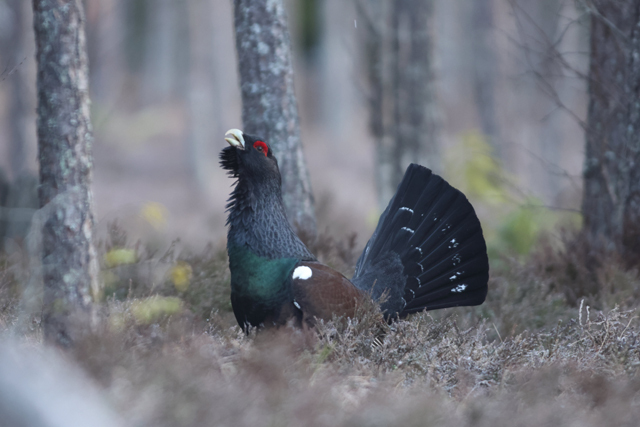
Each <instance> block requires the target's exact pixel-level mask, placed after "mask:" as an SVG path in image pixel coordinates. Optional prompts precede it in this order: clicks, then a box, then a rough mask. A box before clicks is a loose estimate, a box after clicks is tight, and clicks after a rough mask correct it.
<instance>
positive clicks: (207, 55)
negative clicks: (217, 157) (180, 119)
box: [186, 0, 219, 189]
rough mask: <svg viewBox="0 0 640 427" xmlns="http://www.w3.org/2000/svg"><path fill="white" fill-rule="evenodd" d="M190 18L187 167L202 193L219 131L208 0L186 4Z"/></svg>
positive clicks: (207, 178)
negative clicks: (213, 138)
mask: <svg viewBox="0 0 640 427" xmlns="http://www.w3.org/2000/svg"><path fill="white" fill-rule="evenodd" d="M186 6H187V11H188V17H189V79H188V84H187V88H186V89H187V96H186V98H187V103H188V108H189V109H188V111H189V133H188V143H189V164H190V166H191V170H192V171H193V174H194V176H193V177H194V179H195V180H196V181H197V183H198V186H199V187H200V188H201V189H204V188H207V187H208V186H209V185H210V184H211V178H210V176H211V173H212V162H211V161H210V160H211V159H212V158H214V156H213V155H212V153H211V152H210V147H211V135H214V134H215V131H216V130H217V129H218V124H219V123H218V122H217V118H218V117H219V115H218V114H217V111H216V100H218V99H219V97H217V96H216V93H215V89H214V80H215V76H214V72H213V68H214V62H213V59H214V58H213V37H214V31H213V28H214V27H213V26H212V25H211V21H212V18H213V2H212V1H211V0H198V1H190V2H188V3H187V5H186Z"/></svg>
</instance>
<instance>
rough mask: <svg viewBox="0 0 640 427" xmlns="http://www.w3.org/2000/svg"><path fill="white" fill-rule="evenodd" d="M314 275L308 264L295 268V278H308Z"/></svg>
mask: <svg viewBox="0 0 640 427" xmlns="http://www.w3.org/2000/svg"><path fill="white" fill-rule="evenodd" d="M312 275H313V272H312V271H311V269H310V268H309V267H307V266H306V265H301V266H300V267H296V269H295V270H293V278H294V279H300V280H307V279H308V278H309V277H311V276H312Z"/></svg>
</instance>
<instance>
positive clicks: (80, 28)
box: [33, 0, 100, 346]
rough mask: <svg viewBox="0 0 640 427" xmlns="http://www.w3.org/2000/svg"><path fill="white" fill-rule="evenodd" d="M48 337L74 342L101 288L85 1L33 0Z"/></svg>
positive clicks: (45, 308)
mask: <svg viewBox="0 0 640 427" xmlns="http://www.w3.org/2000/svg"><path fill="white" fill-rule="evenodd" d="M33 10H34V28H35V34H36V58H37V62H38V78H37V90H38V109H37V112H38V120H37V131H38V158H39V161H40V188H39V198H40V206H41V208H42V210H41V217H42V268H43V281H44V307H43V324H44V333H45V338H46V339H47V340H49V341H52V342H55V343H58V344H60V345H63V346H67V345H70V344H72V343H73V341H74V339H76V337H77V336H78V334H79V333H80V331H81V330H82V328H83V326H85V325H82V324H79V323H78V322H79V321H82V322H85V321H86V320H88V319H89V318H90V317H89V315H90V314H91V302H92V297H94V296H97V295H98V292H99V290H100V289H99V285H98V264H97V259H96V253H95V247H94V244H93V206H92V205H93V201H92V194H91V189H90V186H91V181H92V155H91V142H92V131H91V123H90V120H89V93H88V65H87V56H86V51H85V45H86V42H85V33H84V12H83V8H82V2H81V0H33Z"/></svg>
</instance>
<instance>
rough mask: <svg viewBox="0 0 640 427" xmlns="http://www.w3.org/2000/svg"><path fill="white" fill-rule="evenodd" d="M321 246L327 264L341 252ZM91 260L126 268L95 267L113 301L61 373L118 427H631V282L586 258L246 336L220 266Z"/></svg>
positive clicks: (5, 318) (555, 253)
mask: <svg viewBox="0 0 640 427" xmlns="http://www.w3.org/2000/svg"><path fill="white" fill-rule="evenodd" d="M322 244H323V245H325V246H327V247H326V248H325V249H324V252H325V253H326V254H328V255H327V256H334V257H337V258H340V255H339V254H340V252H341V251H343V252H344V248H348V247H349V243H348V242H347V243H343V247H342V249H335V248H333V249H332V247H331V245H332V244H333V243H327V241H325V242H324V243H322ZM102 248H103V249H102V251H103V253H105V254H106V253H109V251H110V250H113V248H120V249H126V250H128V249H132V250H133V252H126V251H124V252H122V253H121V255H122V256H123V257H122V259H121V260H125V261H127V262H126V263H120V264H119V263H115V265H114V263H113V262H111V263H110V264H109V265H107V262H106V261H104V260H103V271H109V270H111V272H112V273H113V275H114V276H112V277H111V278H112V279H113V282H112V286H113V289H115V291H114V292H113V293H111V294H109V295H106V296H105V301H104V302H103V304H102V309H101V314H100V316H101V319H102V321H101V322H100V323H99V325H98V326H97V327H95V328H94V329H93V330H92V331H91V332H89V333H87V335H86V337H85V338H83V339H82V340H81V341H80V342H78V343H77V345H76V346H75V348H73V349H72V350H70V351H69V353H68V354H67V356H66V357H67V358H68V359H69V360H71V363H72V364H73V365H75V366H76V367H77V369H79V370H81V371H82V372H84V373H86V374H87V375H88V376H89V377H90V378H91V379H92V381H93V382H94V383H95V384H96V387H97V388H98V389H99V390H100V391H101V393H102V395H103V396H104V400H105V401H106V402H108V404H109V405H110V406H111V407H112V408H114V410H115V411H116V412H117V413H118V414H120V415H121V416H122V418H123V419H124V420H126V422H127V423H128V425H132V426H133V425H140V426H147V425H148V426H203V425H216V426H245V425H246V426H252V427H256V426H276V425H278V426H279V425H283V426H397V425H403V426H496V425H514V424H515V425H521V426H539V425H554V426H564V425H567V426H569V425H572V426H573V425H581V426H601V425H609V426H617V425H620V426H623V425H629V426H631V425H636V423H637V419H639V417H640V375H639V369H640V324H639V321H638V318H637V312H636V311H635V308H636V304H637V301H638V298H637V294H636V292H637V290H638V288H640V282H639V281H638V276H637V272H636V271H634V270H629V269H623V268H622V266H620V265H619V264H616V263H614V262H613V261H612V260H610V259H608V258H602V255H598V256H600V258H599V259H600V262H599V264H597V265H595V264H593V265H591V266H589V267H588V268H587V267H584V258H581V255H580V253H579V252H577V249H570V248H571V246H569V245H567V244H564V243H563V244H560V245H558V244H557V242H556V243H554V244H552V243H550V242H549V241H547V242H542V243H540V245H539V247H538V249H537V251H536V252H534V254H533V255H532V256H531V257H530V259H529V260H527V261H526V262H522V261H520V260H509V259H507V258H505V259H504V260H503V262H501V263H500V264H501V265H502V266H503V267H500V268H499V269H494V270H492V278H491V283H490V292H489V297H488V299H487V302H486V303H485V304H484V305H482V306H480V307H475V308H458V309H455V310H448V311H447V310H445V311H440V312H433V313H423V314H418V315H414V316H412V317H410V318H408V319H405V320H401V321H398V322H395V323H392V324H391V325H386V324H383V323H381V322H380V316H379V313H377V311H376V309H375V307H374V306H370V307H361V309H360V313H359V315H358V316H357V319H334V320H333V321H330V322H320V323H319V324H318V325H317V327H316V328H315V329H314V330H294V329H291V328H281V329H279V330H268V331H257V332H256V331H252V332H251V334H249V335H248V336H245V335H244V334H243V333H242V332H241V331H240V330H239V328H238V327H237V326H236V325H235V324H234V319H233V316H232V314H231V313H230V311H229V307H228V286H229V284H228V280H229V277H228V271H227V270H226V258H225V255H224V250H222V249H214V248H209V249H207V250H206V251H205V252H203V253H201V254H188V253H179V252H178V251H177V249H176V248H177V246H174V247H173V248H172V249H170V250H169V251H166V252H165V253H163V254H158V253H155V254H154V253H151V252H150V251H146V250H145V249H141V245H139V244H129V243H128V242H126V240H118V239H117V238H115V239H112V241H111V242H109V243H106V244H104V245H103V246H102ZM347 252H348V251H347ZM351 252H353V250H351ZM127 254H128V255H131V254H134V255H135V257H133V258H126V256H127ZM340 262H344V263H345V264H346V263H347V262H346V261H344V259H343V261H340ZM351 262H353V259H351ZM336 264H337V262H336ZM4 266H5V267H4V270H3V271H4V274H0V309H1V310H2V311H1V312H0V318H1V319H2V321H1V322H0V325H1V326H2V328H3V329H5V330H7V331H11V330H12V328H13V325H14V324H15V321H14V319H15V318H16V316H17V314H16V313H17V310H18V309H17V308H16V307H15V304H16V302H17V301H18V294H17V293H16V290H15V289H16V288H15V278H12V277H14V276H12V274H11V270H10V269H8V268H7V266H8V264H6V263H5V264H4ZM583 267H584V268H585V269H584V270H583V269H582V268H583ZM176 268H178V270H175V269H176ZM572 268H574V269H576V271H577V272H576V273H574V272H572ZM114 277H115V278H114ZM589 278H591V279H589ZM587 280H594V281H595V282H593V283H596V284H597V285H598V287H597V288H594V289H595V291H586V290H588V289H592V288H589V286H591V285H589V284H588V283H591V282H586V281H587ZM577 281H578V282H579V283H577ZM573 296H575V297H573ZM33 315H34V316H36V317H37V313H35V314H33ZM34 336H36V337H37V336H38V335H37V333H36V334H34V333H33V332H31V333H29V332H27V333H26V334H25V335H24V337H25V338H23V340H27V338H28V337H34ZM34 340H35V343H34ZM27 341H28V342H29V343H30V344H29V345H30V346H31V348H33V346H35V347H38V346H42V344H39V343H38V342H37V341H38V340H37V339H34V338H32V339H31V340H27ZM60 381H64V379H63V378H61V379H60Z"/></svg>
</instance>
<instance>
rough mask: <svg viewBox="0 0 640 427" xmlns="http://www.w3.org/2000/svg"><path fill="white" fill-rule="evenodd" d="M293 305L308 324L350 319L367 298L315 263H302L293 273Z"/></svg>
mask: <svg viewBox="0 0 640 427" xmlns="http://www.w3.org/2000/svg"><path fill="white" fill-rule="evenodd" d="M293 297H294V305H295V306H296V307H298V308H299V309H300V310H301V311H302V313H303V315H304V318H305V319H306V320H307V321H310V322H311V323H313V320H312V319H313V318H314V317H317V318H319V319H324V320H330V319H331V318H332V317H333V315H334V314H335V315H336V316H346V317H353V316H354V315H355V310H356V305H357V303H358V301H361V300H362V299H363V298H367V295H365V294H364V293H363V292H362V291H360V290H359V289H358V288H356V287H355V286H354V285H353V283H351V282H350V281H349V280H348V279H347V278H346V277H344V276H343V275H342V274H340V273H338V272H337V271H335V270H334V269H332V268H330V267H327V266H326V265H323V264H320V263H318V262H301V263H300V264H299V265H298V266H297V267H296V268H295V269H294V270H293Z"/></svg>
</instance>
